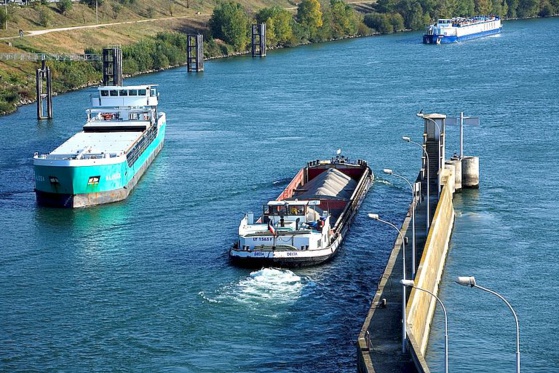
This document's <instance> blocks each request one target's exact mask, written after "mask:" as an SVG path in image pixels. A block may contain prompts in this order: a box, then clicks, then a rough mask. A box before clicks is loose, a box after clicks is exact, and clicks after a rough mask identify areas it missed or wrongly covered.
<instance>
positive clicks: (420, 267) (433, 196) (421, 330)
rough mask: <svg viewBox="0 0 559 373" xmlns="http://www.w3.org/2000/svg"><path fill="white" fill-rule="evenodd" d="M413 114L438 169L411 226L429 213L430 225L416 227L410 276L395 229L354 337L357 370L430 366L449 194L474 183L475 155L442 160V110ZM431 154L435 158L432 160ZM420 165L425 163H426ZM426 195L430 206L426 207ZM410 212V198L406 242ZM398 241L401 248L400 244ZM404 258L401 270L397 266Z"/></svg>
mask: <svg viewBox="0 0 559 373" xmlns="http://www.w3.org/2000/svg"><path fill="white" fill-rule="evenodd" d="M418 116H421V117H422V118H423V119H424V120H425V123H426V126H425V135H424V138H425V140H424V144H423V146H424V147H425V149H426V152H427V153H428V155H429V160H430V161H429V168H430V169H431V170H433V169H435V170H437V174H438V177H437V185H436V187H437V188H431V192H427V193H424V194H423V193H422V196H424V197H425V198H424V199H423V201H420V202H418V203H417V204H416V207H415V224H416V228H417V227H421V226H425V225H426V223H427V219H428V222H429V225H428V226H429V229H428V232H426V231H425V230H422V229H415V233H416V241H415V242H416V245H415V246H416V250H417V252H416V253H415V254H416V258H419V257H420V258H421V259H420V261H419V263H418V264H417V263H416V265H417V268H415V269H416V273H415V278H411V274H412V268H411V265H412V263H411V261H410V260H408V259H407V258H411V257H412V254H413V253H412V250H413V249H412V245H409V244H408V245H402V242H401V241H402V238H401V237H400V235H398V237H397V238H396V241H395V243H394V246H393V248H392V252H391V255H390V258H389V260H388V263H387V265H386V269H385V271H384V273H383V276H382V278H381V280H380V282H379V284H378V288H377V291H376V293H375V295H374V298H373V300H372V302H371V307H370V309H369V312H368V314H367V317H366V319H365V322H364V323H363V326H362V328H361V331H360V333H359V337H358V340H357V368H358V371H359V372H368V373H372V372H376V373H383V372H421V373H423V372H430V370H429V366H428V364H427V361H426V360H425V352H426V350H427V345H428V343H429V333H430V330H431V323H432V321H433V317H434V314H435V309H436V307H437V299H436V298H435V297H434V296H433V294H434V295H437V294H438V292H439V283H440V281H441V278H442V273H443V271H444V267H445V262H446V257H447V253H448V249H449V244H450V239H451V235H452V230H453V228H454V219H455V212H454V205H453V196H454V193H455V192H456V191H457V190H460V189H461V188H462V187H470V188H471V187H477V186H478V185H479V160H478V158H476V157H464V158H458V157H453V158H451V159H450V160H449V161H445V160H444V142H445V136H444V128H445V126H444V118H445V116H444V115H441V114H435V115H433V114H428V115H423V114H422V115H419V114H418ZM437 121H440V123H438V122H437ZM434 128H436V130H435V129H434ZM429 131H431V135H429V134H430V132H429ZM405 139H406V138H404V140H405ZM433 139H435V140H433ZM408 140H409V138H408ZM433 159H435V160H436V161H435V162H433ZM424 163H425V162H424ZM422 167H423V168H425V164H424V165H423V166H422ZM458 174H459V175H458ZM430 178H431V177H430ZM425 179H426V178H425V177H424V172H423V170H422V171H420V172H419V175H418V179H417V181H418V182H420V181H425ZM431 179H432V178H431ZM428 185H430V183H429V184H428ZM433 189H435V191H433ZM423 191H425V189H423ZM427 199H428V200H429V205H430V208H429V209H427ZM412 203H414V202H413V201H412ZM427 210H429V212H428V211H427ZM428 215H429V216H428ZM411 216H412V205H411V204H410V207H409V210H408V213H407V215H406V217H405V219H404V221H403V223H402V226H401V228H400V233H401V235H402V236H403V237H404V238H405V239H407V240H408V241H410V242H411V240H412V229H409V227H410V224H411V220H412V218H411ZM402 246H404V247H405V249H402ZM404 257H405V258H406V260H404ZM404 263H405V265H406V268H405V272H404V269H403V267H402V266H403V264H404ZM404 273H405V278H406V279H408V280H409V279H412V280H413V283H414V288H411V291H410V292H409V294H406V292H405V290H404V287H403V285H402V284H401V283H400V281H401V280H402V278H404V277H403V276H404ZM415 288H420V289H422V290H416V289H415ZM404 294H406V300H405V307H402V301H403V298H404ZM403 309H405V311H404V310H403ZM404 323H405V325H404Z"/></svg>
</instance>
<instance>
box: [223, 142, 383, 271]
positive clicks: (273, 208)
mask: <svg viewBox="0 0 559 373" xmlns="http://www.w3.org/2000/svg"><path fill="white" fill-rule="evenodd" d="M340 153H341V152H340V151H338V155H337V156H336V157H334V158H332V159H331V160H316V161H311V162H308V163H307V165H306V167H304V168H302V169H301V170H299V172H298V173H297V175H296V176H295V177H294V178H293V180H292V181H291V182H290V183H289V185H288V186H287V187H286V188H285V189H284V191H283V192H282V193H281V194H280V195H279V197H278V198H277V199H275V200H273V201H269V202H267V203H266V204H265V205H264V206H263V211H262V215H261V216H260V217H259V218H258V219H256V220H255V216H254V214H253V213H252V212H249V213H247V214H246V215H245V216H244V217H243V219H242V220H241V223H240V225H239V237H238V240H237V242H236V243H235V244H234V245H233V247H232V248H231V249H230V250H229V257H230V260H231V262H232V263H233V264H236V265H240V266H244V267H263V266H274V267H302V266H310V265H317V264H320V263H324V262H326V261H328V260H330V259H332V258H333V257H334V256H335V255H336V253H337V252H338V251H339V247H340V244H341V243H342V241H343V239H344V236H345V235H346V233H347V231H348V230H349V227H350V225H351V223H352V221H353V219H354V217H355V215H356V213H357V211H358V209H359V207H360V206H361V203H362V202H363V200H364V198H365V196H366V195H367V192H368V190H369V188H370V186H371V184H372V182H373V180H374V175H373V172H372V171H371V169H370V167H369V166H368V164H367V162H366V161H363V160H357V161H356V162H352V161H350V160H349V159H348V158H346V157H344V156H343V155H341V154H340Z"/></svg>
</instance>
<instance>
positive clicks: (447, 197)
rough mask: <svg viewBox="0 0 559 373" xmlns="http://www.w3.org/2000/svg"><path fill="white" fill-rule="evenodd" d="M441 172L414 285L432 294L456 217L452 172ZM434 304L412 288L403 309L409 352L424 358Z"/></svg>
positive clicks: (440, 274) (442, 266) (436, 292)
mask: <svg viewBox="0 0 559 373" xmlns="http://www.w3.org/2000/svg"><path fill="white" fill-rule="evenodd" d="M444 174H445V175H443V179H444V180H443V182H444V186H443V188H442V191H441V195H440V197H439V203H438V205H437V209H436V211H435V215H434V216H433V220H432V222H431V226H430V229H429V235H428V236H427V241H426V243H425V248H424V251H423V255H422V257H421V261H420V263H419V267H418V270H417V273H416V277H415V286H416V287H419V288H422V289H425V290H428V291H430V292H432V293H433V294H438V291H439V282H440V280H441V276H442V273H443V270H444V266H445V261H446V256H447V252H448V247H449V242H450V237H451V235H452V229H453V226H454V218H455V212H454V205H453V203H452V197H453V194H452V189H453V188H454V175H453V172H452V171H451V170H449V169H447V170H445V172H444ZM450 181H452V182H450ZM449 184H451V185H449ZM436 305H437V300H436V299H435V297H433V296H432V295H431V294H428V293H426V292H424V291H421V290H416V289H412V291H411V293H410V296H409V299H408V303H407V308H406V319H407V333H408V335H409V339H410V341H413V342H414V343H411V346H410V347H411V348H412V350H413V351H412V353H413V354H414V355H416V356H417V357H419V359H420V360H424V355H425V351H426V349H427V344H428V342H429V332H430V329H431V322H432V321H433V316H434V313H435V307H436ZM417 349H419V350H417ZM418 368H419V367H418ZM423 370H424V369H423ZM424 371H425V370H424Z"/></svg>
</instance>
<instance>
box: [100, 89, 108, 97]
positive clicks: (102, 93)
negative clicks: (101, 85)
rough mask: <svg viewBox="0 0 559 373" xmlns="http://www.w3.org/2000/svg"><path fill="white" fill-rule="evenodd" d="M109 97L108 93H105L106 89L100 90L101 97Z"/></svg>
mask: <svg viewBox="0 0 559 373" xmlns="http://www.w3.org/2000/svg"><path fill="white" fill-rule="evenodd" d="M108 95H109V91H107V90H106V89H103V90H101V96H103V97H106V96H108Z"/></svg>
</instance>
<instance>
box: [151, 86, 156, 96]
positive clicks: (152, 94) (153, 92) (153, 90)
mask: <svg viewBox="0 0 559 373" xmlns="http://www.w3.org/2000/svg"><path fill="white" fill-rule="evenodd" d="M150 95H151V97H157V90H156V89H155V88H152V89H151V93H150Z"/></svg>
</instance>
